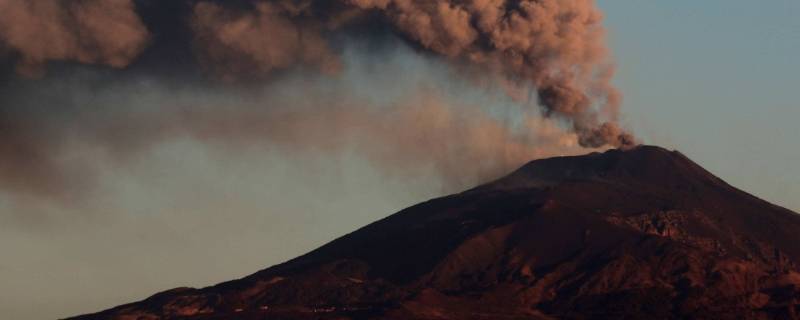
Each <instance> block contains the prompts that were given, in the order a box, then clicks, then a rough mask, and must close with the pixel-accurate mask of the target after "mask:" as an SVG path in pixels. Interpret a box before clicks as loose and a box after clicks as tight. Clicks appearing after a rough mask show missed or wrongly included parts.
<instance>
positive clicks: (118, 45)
mask: <svg viewBox="0 0 800 320" xmlns="http://www.w3.org/2000/svg"><path fill="white" fill-rule="evenodd" d="M148 39H149V32H148V30H147V28H146V27H145V26H144V24H143V23H142V21H141V20H140V18H139V16H138V15H137V13H136V11H135V7H134V3H133V2H132V1H131V0H76V1H60V0H36V1H28V0H0V47H3V46H5V47H7V50H9V51H11V52H13V53H14V54H16V55H17V56H18V62H17V71H18V72H19V73H21V74H24V75H27V76H41V75H42V74H43V72H44V66H45V64H46V63H47V62H50V61H68V62H79V63H84V64H102V65H108V66H111V67H114V68H124V67H125V66H127V65H128V64H129V63H130V62H131V61H132V60H133V59H134V58H136V56H138V55H139V53H141V51H142V50H143V49H144V48H145V46H146V44H147V42H148Z"/></svg>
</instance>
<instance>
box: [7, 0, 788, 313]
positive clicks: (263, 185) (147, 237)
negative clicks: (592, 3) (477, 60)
mask: <svg viewBox="0 0 800 320" xmlns="http://www.w3.org/2000/svg"><path fill="white" fill-rule="evenodd" d="M598 5H599V7H600V8H601V9H602V11H603V12H604V13H605V17H606V20H605V26H606V27H607V28H608V37H609V46H610V48H611V50H612V52H613V57H614V60H615V61H616V65H617V67H618V69H617V75H616V77H615V80H614V83H615V84H616V85H617V86H618V87H619V89H620V90H621V91H622V93H623V94H624V103H623V105H622V111H621V122H622V124H623V126H626V127H629V128H631V129H632V130H633V132H635V133H636V134H637V135H638V136H639V137H640V139H642V140H643V141H644V142H646V143H648V144H657V145H661V146H664V147H667V148H670V149H677V150H679V151H681V152H683V153H685V154H686V155H688V156H689V157H690V158H692V159H693V160H695V161H696V162H698V163H699V164H701V165H702V166H704V167H705V168H707V169H709V170H710V171H711V172H713V173H714V174H716V175H718V176H720V177H722V178H723V179H724V180H726V181H728V182H729V183H731V184H733V185H734V186H736V187H739V188H741V189H744V190H746V191H748V192H750V193H753V194H755V195H757V196H759V197H762V198H764V199H766V200H769V201H771V202H773V203H776V204H778V205H781V206H784V207H787V208H789V209H792V210H795V211H800V197H798V195H800V167H798V166H797V165H796V164H797V163H800V142H798V138H800V129H798V126H797V125H796V122H797V121H798V120H800V102H798V101H797V100H796V92H797V91H798V89H800V88H798V84H800V82H798V81H797V75H798V74H800V62H798V60H797V59H796V56H797V53H798V52H800V21H798V20H797V19H796V17H797V16H800V3H798V2H797V1H783V0H775V1H771V2H770V4H769V5H768V6H766V5H764V4H763V3H758V2H754V1H741V0H726V1H720V0H710V1H703V2H696V1H634V0H599V1H598ZM369 50H373V48H355V49H353V50H352V51H351V56H350V57H349V58H347V59H346V60H348V61H359V64H357V65H355V66H353V67H350V68H346V69H345V71H344V76H343V77H342V78H339V80H330V79H327V80H326V79H323V80H319V79H317V78H314V79H310V80H309V79H307V78H304V77H302V76H300V77H297V78H293V80H292V81H295V82H300V83H302V84H303V87H304V88H306V89H308V90H305V91H295V90H292V89H291V88H292V87H286V88H284V87H270V88H267V90H266V91H268V92H271V93H275V92H280V93H281V94H282V95H285V96H286V97H288V98H287V99H289V100H291V99H297V97H306V98H308V97H322V98H314V99H312V98H308V99H309V100H310V101H312V102H314V103H319V102H320V101H326V100H319V99H323V98H325V97H327V95H326V92H327V91H326V90H328V89H329V88H332V87H337V86H341V87H345V88H348V90H349V91H351V92H356V94H354V96H355V97H349V98H353V99H358V100H359V101H364V100H368V101H370V103H371V104H374V105H378V106H379V108H386V109H379V110H384V111H388V112H389V113H391V114H396V115H399V116H402V117H403V119H406V118H408V119H411V120H410V121H412V122H419V120H421V119H422V117H429V116H430V114H429V113H415V112H416V111H412V112H410V113H404V112H403V111H400V110H401V109H397V108H394V107H392V106H393V105H394V104H396V103H397V102H398V101H401V100H403V99H404V97H405V96H406V95H407V94H409V92H414V93H415V94H416V93H418V92H417V91H419V90H422V91H426V90H427V89H425V86H424V85H423V86H421V87H422V88H420V86H418V85H417V84H419V83H422V84H426V83H428V84H431V85H433V86H438V87H437V88H436V89H437V90H438V91H439V92H440V94H439V96H437V95H434V96H433V97H430V99H426V100H423V101H421V102H420V101H417V102H414V103H420V104H423V105H426V106H429V107H434V108H439V107H441V109H434V110H439V111H437V112H440V113H436V114H435V115H436V117H435V118H436V119H447V121H451V122H458V123H459V125H455V126H453V128H454V129H453V130H445V131H435V130H434V131H430V132H422V133H420V134H419V135H412V136H408V137H404V138H403V139H399V140H392V139H390V140H380V139H386V138H385V137H382V136H381V134H385V131H384V130H377V129H375V128H378V129H380V128H384V127H385V128H388V131H390V132H395V131H399V130H398V129H401V128H402V126H403V125H405V124H410V123H404V122H400V123H399V124H397V123H395V121H391V120H392V119H393V118H390V119H386V118H381V117H377V118H375V117H367V118H366V119H363V120H360V121H356V122H355V123H356V124H357V126H363V128H362V129H364V130H371V131H369V132H368V133H361V132H360V131H354V132H353V133H352V134H349V135H347V136H346V139H347V143H340V142H339V141H337V140H336V139H334V140H331V141H328V140H325V143H319V144H318V143H310V144H308V145H303V147H302V148H299V149H298V148H292V147H287V146H286V145H283V144H282V143H283V142H282V140H280V139H274V140H269V141H266V143H264V144H246V145H234V146H230V145H227V144H224V143H217V142H216V141H213V140H205V138H202V137H199V136H198V133H192V134H186V135H176V136H174V137H172V138H170V139H168V140H166V141H163V142H160V143H157V144H154V145H153V146H150V147H149V149H148V151H147V152H142V153H136V154H133V155H132V156H129V155H128V154H124V155H126V157H125V161H124V163H120V161H119V160H118V159H116V158H115V155H116V154H114V153H113V152H112V153H109V152H106V151H104V150H97V149H95V148H93V146H91V145H89V146H83V145H78V147H79V148H77V149H75V150H76V151H74V153H75V154H72V155H70V154H68V155H66V156H65V157H66V158H68V160H69V159H71V160H70V161H73V160H74V161H78V162H81V161H94V162H93V163H96V164H97V165H98V166H101V167H102V168H103V169H102V170H99V171H98V172H97V173H96V174H97V175H98V178H97V179H98V180H99V181H101V183H99V185H98V186H97V187H96V188H95V189H93V190H92V196H91V197H90V198H89V200H86V199H80V198H70V199H72V200H75V201H80V202H82V203H80V204H76V205H67V206H48V205H47V204H41V205H40V206H36V207H34V208H30V207H24V208H20V207H17V206H14V205H13V203H14V202H13V201H0V210H2V211H3V214H0V222H1V223H0V253H3V255H4V258H3V259H2V260H0V287H3V288H13V289H12V290H9V289H6V290H3V291H2V292H0V314H3V315H4V316H7V317H9V318H11V319H23V320H24V319H52V318H59V317H65V316H69V315H75V314H80V313H86V312H92V311H98V310H101V309H105V308H108V307H111V306H115V305H118V304H121V303H126V302H131V301H135V300H140V299H142V298H145V297H147V296H149V295H151V294H153V293H155V292H158V291H162V290H166V289H169V288H174V287H180V286H192V287H202V286H206V285H211V284H215V283H218V282H221V281H225V280H230V279H234V278H238V277H242V276H245V275H248V274H250V273H253V272H255V271H257V270H260V269H263V268H266V267H268V266H270V265H273V264H276V263H280V262H282V261H285V260H287V259H290V258H292V257H295V256H297V255H299V254H302V253H305V252H307V251H309V250H312V249H314V248H316V247H318V246H320V245H322V244H324V243H325V242H327V241H330V240H332V239H334V238H336V237H337V236H340V235H343V234H346V233H348V232H351V231H353V230H355V229H357V228H358V227H361V226H363V225H365V224H368V223H370V222H372V221H375V220H378V219H380V218H383V217H385V216H387V215H389V214H391V213H393V212H396V211H398V210H400V209H402V208H404V207H407V206H410V205H413V204H415V203H418V202H420V201H424V200H427V199H430V198H433V197H437V196H442V195H445V194H447V193H451V192H455V191H458V190H460V189H462V188H466V187H469V186H470V185H472V184H474V183H476V182H477V181H482V180H485V179H486V178H487V177H488V176H491V175H498V174H500V173H498V172H496V171H492V170H489V171H486V172H480V173H478V172H465V171H467V170H470V168H472V171H478V170H477V169H474V168H481V169H483V168H494V167H493V166H492V165H491V164H484V163H479V162H480V159H477V158H476V157H475V154H474V153H470V152H459V151H458V150H459V147H463V146H464V145H465V144H466V143H473V142H474V140H470V139H469V138H464V137H465V136H466V137H469V136H470V133H473V129H474V128H478V129H483V128H486V126H485V122H480V123H477V124H476V123H472V122H469V120H465V119H462V118H459V117H457V116H456V117H454V116H452V115H451V113H450V112H448V110H452V109H451V105H452V104H470V105H476V106H481V105H484V104H487V103H489V102H497V101H498V100H497V99H495V98H493V97H487V96H486V95H484V94H482V93H481V92H480V91H472V90H468V88H469V87H470V86H471V85H472V84H470V83H466V82H465V83H462V82H461V81H453V75H452V74H450V73H448V71H447V70H443V69H441V68H440V65H439V64H436V63H431V60H429V59H428V58H427V57H423V56H419V55H416V54H414V53H413V51H412V50H410V49H409V48H407V47H400V48H393V50H396V51H397V53H396V54H392V55H390V56H391V57H392V58H391V59H389V60H381V61H369V59H368V57H365V54H366V53H365V51H369ZM367 53H368V52H367ZM71 77H72V78H70V79H72V80H74V81H73V82H74V83H77V84H75V85H72V86H70V87H67V88H66V89H63V88H61V89H59V90H53V91H52V92H55V93H53V96H52V97H50V99H52V100H55V101H58V100H60V99H63V98H64V97H63V96H60V95H59V92H70V93H73V92H77V93H83V92H88V94H86V95H81V94H76V95H75V96H72V95H69V97H71V98H74V99H77V100H78V102H79V103H77V105H100V106H106V105H111V104H112V103H111V102H113V104H114V105H117V104H119V105H124V106H128V105H133V106H139V105H149V106H151V107H153V106H154V105H157V104H158V103H157V102H159V101H168V102H169V103H171V104H182V103H187V104H198V103H199V104H200V105H202V103H204V102H219V101H223V102H224V101H233V100H236V101H237V102H241V101H239V100H243V101H247V100H248V99H250V98H248V97H247V94H250V93H249V92H246V93H245V97H243V98H239V97H238V95H237V93H238V91H236V90H232V91H231V90H228V89H227V88H222V89H220V88H216V89H210V90H196V89H194V88H188V89H186V88H182V87H180V86H176V87H177V88H176V87H169V88H166V89H159V88H162V87H164V86H162V84H160V83H158V82H156V83H152V82H148V81H149V80H146V79H145V80H141V79H134V80H132V81H128V80H125V81H122V82H112V83H110V84H104V83H103V84H102V85H100V84H98V83H101V82H104V81H105V80H106V78H104V77H103V76H102V72H101V75H100V76H98V75H96V74H94V73H90V74H89V75H74V76H71ZM331 81H333V82H331ZM467 82H468V81H467ZM441 83H448V85H446V86H444V87H442V86H441V85H440V84H441ZM84 84H86V85H84ZM170 85H172V84H170ZM53 86H55V87H56V88H59V86H60V84H54V85H53ZM97 88H101V89H97ZM120 88H121V89H120ZM465 92H466V93H465ZM112 93H113V94H112ZM120 93H122V95H120ZM76 96H77V98H75V97H76ZM253 99H256V98H253ZM109 101H111V102H109ZM277 102H278V103H282V102H284V101H283V100H278V101H277ZM501 102H502V103H504V104H505V103H507V104H509V105H511V104H513V102H510V101H505V100H502V101H501ZM343 108H346V107H343ZM511 109H513V107H512V108H511ZM68 110H70V111H71V112H75V113H78V114H80V111H81V110H82V109H80V108H79V107H76V108H74V109H68ZM402 110H405V109H402ZM426 110H429V109H426ZM458 110H459V113H458V114H461V113H463V112H462V111H463V109H458ZM503 110H507V109H503ZM473 111H474V113H468V114H478V115H482V114H483V113H482V112H488V113H492V112H497V110H484V109H482V108H480V107H476V108H475V110H473ZM141 112H148V110H141ZM426 112H427V111H426ZM503 112H508V114H505V116H508V117H509V118H514V117H515V115H517V114H518V112H519V111H518V110H512V111H503ZM503 112H501V113H503ZM256 115H258V114H256ZM301 115H302V114H301ZM325 115H326V114H321V115H320V114H316V115H315V117H320V118H324V117H325ZM128 116H130V117H132V118H131V119H133V118H135V116H136V114H131V115H128ZM503 116H504V115H503V114H501V115H500V117H501V118H503ZM59 119H61V118H55V120H54V121H58V120H59ZM361 121H363V122H361ZM532 121H534V126H536V127H537V128H543V129H541V130H540V131H537V134H539V135H541V134H542V133H541V132H550V133H552V134H553V135H555V136H559V134H560V131H558V129H557V128H555V129H554V128H549V127H548V126H547V125H546V124H545V123H541V122H536V121H538V120H532ZM347 123H350V122H347ZM492 123H493V122H489V124H492ZM317 125H318V123H317V122H315V121H311V120H309V121H306V122H303V121H301V124H299V125H298V126H299V127H298V128H299V129H297V130H302V132H308V129H309V128H317V127H316V126H317ZM318 129H319V130H320V132H321V133H320V132H317V133H318V134H323V135H324V133H325V131H326V130H341V129H342V127H337V126H332V127H325V126H323V127H321V128H318ZM232 132H233V133H236V134H243V135H245V136H246V137H245V138H247V139H252V140H253V141H260V140H259V139H263V137H260V136H259V135H258V134H257V133H258V131H257V132H255V134H252V133H249V132H243V133H242V132H239V131H235V130H233V131H232ZM287 132H288V133H286V134H288V137H289V138H296V137H295V136H292V134H293V133H294V132H295V131H293V129H292V128H289V129H287ZM315 132H316V131H315ZM78 133H80V132H78ZM202 133H203V132H200V133H199V134H202ZM431 137H437V138H440V139H442V138H451V139H454V140H453V141H454V143H453V145H454V146H450V147H452V148H455V150H456V151H453V152H455V153H453V155H452V156H450V157H445V158H438V157H436V156H431V158H425V159H423V160H424V161H421V162H423V163H427V164H429V166H408V165H404V163H406V162H411V161H414V160H416V159H413V158H409V156H408V155H404V154H402V153H399V152H397V151H395V150H394V149H395V148H393V146H395V145H396V144H404V143H411V144H417V145H423V147H420V149H419V150H417V151H418V152H415V153H414V154H425V153H426V152H427V151H429V150H432V149H438V148H445V147H448V146H445V145H439V144H436V143H433V144H431V145H427V144H429V143H432V142H431V140H433V141H435V140H437V139H432V138H431ZM373 139H379V140H377V141H379V143H377V145H385V146H384V147H380V148H376V147H375V145H376V144H375V143H374V142H373ZM549 141H550V140H542V141H539V143H549ZM459 143H462V144H463V145H462V144H459ZM209 145H211V147H209ZM486 150H489V151H494V149H486ZM481 151H485V150H483V149H482V150H481ZM506 151H507V150H506ZM575 152H576V149H575V148H564V149H558V150H557V153H564V154H569V153H575ZM524 155H525V156H529V157H535V156H536V155H537V153H532V154H524ZM98 159H99V160H98ZM376 159H380V161H376ZM386 159H390V160H394V161H390V162H391V166H390V167H389V169H387V167H386V165H383V164H380V163H385V162H386ZM464 159H469V160H464ZM498 159H500V160H503V159H507V158H506V157H501V156H498ZM500 160H498V161H500ZM441 165H444V166H447V167H449V168H455V169H451V170H449V171H448V170H445V169H443V168H441V167H437V166H441ZM507 169H511V168H507ZM442 172H445V173H447V174H442ZM487 175H488V176H487ZM76 199H78V200H76ZM0 200H2V195H0ZM69 201H70V200H67V202H69ZM23 211H25V212H23ZM27 211H31V212H34V211H35V212H36V214H27Z"/></svg>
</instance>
